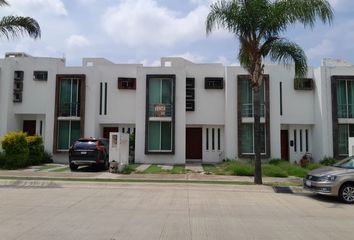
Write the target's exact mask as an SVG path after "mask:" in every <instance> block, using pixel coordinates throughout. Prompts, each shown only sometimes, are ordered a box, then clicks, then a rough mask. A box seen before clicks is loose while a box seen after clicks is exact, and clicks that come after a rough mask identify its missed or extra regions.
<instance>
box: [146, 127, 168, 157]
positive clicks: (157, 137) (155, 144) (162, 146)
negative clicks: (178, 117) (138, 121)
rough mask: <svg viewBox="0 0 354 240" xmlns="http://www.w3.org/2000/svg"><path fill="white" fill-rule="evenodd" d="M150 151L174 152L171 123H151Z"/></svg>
mask: <svg viewBox="0 0 354 240" xmlns="http://www.w3.org/2000/svg"><path fill="white" fill-rule="evenodd" d="M149 151H159V152H161V151H169V152H170V151H172V126H171V122H155V121H152V122H149Z"/></svg>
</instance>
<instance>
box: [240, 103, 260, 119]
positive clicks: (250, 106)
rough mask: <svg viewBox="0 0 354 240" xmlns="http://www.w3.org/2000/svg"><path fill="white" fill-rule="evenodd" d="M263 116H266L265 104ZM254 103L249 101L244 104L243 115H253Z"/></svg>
mask: <svg viewBox="0 0 354 240" xmlns="http://www.w3.org/2000/svg"><path fill="white" fill-rule="evenodd" d="M260 111H261V117H264V116H265V104H261V109H260ZM253 112H254V109H253V104H252V103H247V104H242V117H253Z"/></svg>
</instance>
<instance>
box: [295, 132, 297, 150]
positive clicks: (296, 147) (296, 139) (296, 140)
mask: <svg viewBox="0 0 354 240" xmlns="http://www.w3.org/2000/svg"><path fill="white" fill-rule="evenodd" d="M296 151H297V139H296V130H294V152H296Z"/></svg>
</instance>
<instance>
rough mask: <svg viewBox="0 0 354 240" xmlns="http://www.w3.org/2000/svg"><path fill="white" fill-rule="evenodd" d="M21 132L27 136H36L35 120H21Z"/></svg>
mask: <svg viewBox="0 0 354 240" xmlns="http://www.w3.org/2000/svg"><path fill="white" fill-rule="evenodd" d="M22 131H23V132H25V133H27V135H28V136H34V135H36V120H23V126H22Z"/></svg>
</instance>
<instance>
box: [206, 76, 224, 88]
mask: <svg viewBox="0 0 354 240" xmlns="http://www.w3.org/2000/svg"><path fill="white" fill-rule="evenodd" d="M223 88H224V78H214V77H213V78H211V77H210V78H209V77H207V78H205V89H223Z"/></svg>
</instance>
